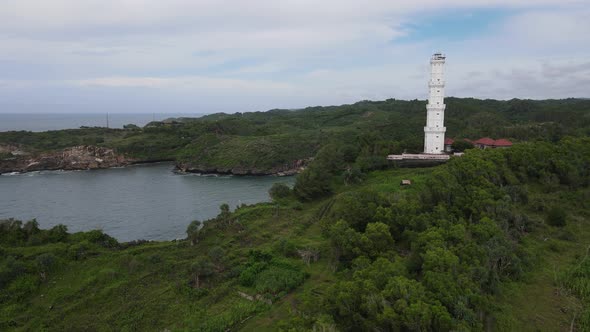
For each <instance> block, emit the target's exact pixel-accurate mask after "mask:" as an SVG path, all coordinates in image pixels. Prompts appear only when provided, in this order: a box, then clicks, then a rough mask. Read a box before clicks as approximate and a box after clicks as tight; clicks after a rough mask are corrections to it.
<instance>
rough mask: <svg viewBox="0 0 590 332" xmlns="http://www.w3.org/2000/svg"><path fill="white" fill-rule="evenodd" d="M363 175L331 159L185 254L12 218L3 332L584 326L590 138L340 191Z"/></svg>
mask: <svg viewBox="0 0 590 332" xmlns="http://www.w3.org/2000/svg"><path fill="white" fill-rule="evenodd" d="M359 155H360V153H359ZM347 160H348V161H347ZM359 160H360V159H359V157H358V155H357V156H356V157H355V154H354V153H348V152H347V151H345V149H344V148H343V147H341V146H338V145H327V146H326V147H324V148H322V150H321V151H320V153H318V155H317V156H316V158H315V160H314V162H313V163H312V165H310V167H309V168H308V169H312V170H313V169H314V168H316V169H318V170H322V171H321V172H323V170H324V169H326V171H327V172H328V173H325V174H329V176H324V178H313V177H309V178H305V177H304V175H305V174H306V173H307V172H308V171H306V172H304V173H302V174H301V175H300V177H299V178H298V179H297V183H296V185H295V188H294V189H293V190H291V189H289V188H285V187H283V186H280V185H277V186H274V187H273V188H274V190H273V192H275V201H274V202H273V203H263V204H256V205H251V206H245V205H244V206H241V207H239V208H238V209H237V210H236V211H234V212H230V211H229V206H227V205H226V204H224V205H222V206H221V208H220V213H219V215H218V216H217V217H216V218H214V219H212V220H207V221H205V222H203V223H201V222H199V221H195V222H193V223H191V225H189V227H188V229H187V236H188V238H187V240H186V241H172V242H142V241H138V242H134V243H117V242H116V241H115V240H114V239H112V238H110V237H109V236H108V235H105V234H103V233H102V232H100V231H92V232H86V233H75V234H69V233H67V230H66V229H65V227H63V226H56V227H54V228H52V229H50V230H40V229H39V228H38V225H37V224H36V222H35V221H30V222H27V223H24V224H23V223H21V222H18V221H15V220H6V221H3V222H2V223H1V224H0V230H1V233H0V246H1V247H0V252H1V253H2V255H1V257H2V259H1V261H0V303H1V304H2V305H1V306H0V329H2V330H7V329H13V330H67V329H69V330H81V329H85V330H88V329H89V330H164V329H170V330H197V331H199V330H200V331H221V330H226V329H228V328H231V329H242V330H256V331H264V330H277V329H282V330H285V331H301V330H344V331H356V330H436V331H448V330H470V331H477V330H485V329H492V330H508V331H527V330H533V331H534V330H551V331H553V330H555V331H557V330H564V329H569V328H570V326H573V327H574V328H578V329H580V330H583V329H587V328H588V326H589V323H590V320H589V314H590V312H589V310H588V307H589V302H588V301H589V300H588V299H589V297H588V295H589V293H588V289H590V286H589V284H588V280H590V278H589V277H590V265H589V263H588V262H589V261H588V257H587V256H588V253H587V248H588V247H589V246H590V228H589V227H588V226H589V224H588V217H589V216H590V207H589V206H588V205H587V202H588V200H589V199H590V187H589V185H590V172H589V167H588V160H590V140H589V139H588V138H564V139H562V140H561V141H559V142H558V143H550V142H536V143H523V144H517V145H515V146H514V147H513V148H510V149H498V150H485V151H484V150H473V149H471V150H467V152H466V154H465V155H464V156H463V157H461V158H453V159H452V160H451V161H450V162H448V163H447V164H445V165H442V166H439V167H436V168H430V169H420V168H417V169H382V170H375V171H366V172H364V173H363V175H362V178H361V179H359V180H357V181H354V182H350V181H346V180H345V179H346V177H347V176H346V174H347V172H349V170H350V169H351V168H354V167H357V166H358V161H359ZM408 178H409V179H411V180H412V182H413V184H412V185H411V186H400V181H401V179H408ZM314 181H320V182H322V183H325V184H326V185H327V186H328V187H329V190H325V191H322V193H321V195H319V196H315V197H314V198H312V199H309V197H310V196H305V195H302V194H301V193H313V192H314V190H315V189H314V188H317V187H318V185H317V183H315V182H314ZM320 187H321V186H320ZM310 188H312V189H310ZM298 190H299V192H298ZM276 193H280V194H279V195H278V196H277V195H276ZM548 203H550V204H548ZM556 211H557V212H556ZM562 211H567V215H566V216H565V217H564V214H563V212H562ZM562 217H564V219H562ZM550 220H558V221H561V220H567V222H566V223H565V224H562V223H560V222H557V223H554V222H553V221H550Z"/></svg>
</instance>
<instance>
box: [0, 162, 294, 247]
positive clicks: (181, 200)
mask: <svg viewBox="0 0 590 332" xmlns="http://www.w3.org/2000/svg"><path fill="white" fill-rule="evenodd" d="M173 168H174V166H173V165H172V164H171V163H157V164H146V165H136V166H131V167H125V168H112V169H104V170H90V171H43V172H35V173H24V174H18V175H2V176H0V219H6V218H16V219H20V220H23V221H26V220H30V219H33V218H36V219H37V221H38V222H39V224H40V226H41V227H42V228H50V227H53V226H55V225H57V224H64V225H66V226H68V230H69V231H70V232H78V231H88V230H93V229H101V230H103V231H104V232H105V233H107V234H109V235H111V236H113V237H115V238H116V239H118V240H119V241H131V240H137V239H146V240H172V239H177V238H184V237H185V236H186V234H185V231H186V227H187V226H188V224H189V223H190V222H191V221H192V220H195V219H198V220H206V219H209V218H212V217H215V216H216V215H217V214H218V213H219V206H220V205H221V204H223V203H228V204H229V205H230V207H231V208H232V209H233V208H235V207H236V206H238V205H240V204H242V203H244V204H253V203H258V202H264V201H269V200H270V198H269V196H268V189H270V187H271V186H272V184H273V183H275V182H285V183H287V184H292V183H293V182H294V178H293V177H286V178H281V177H272V176H264V177H253V176H252V177H249V176H245V177H238V176H198V175H194V174H177V173H174V172H173Z"/></svg>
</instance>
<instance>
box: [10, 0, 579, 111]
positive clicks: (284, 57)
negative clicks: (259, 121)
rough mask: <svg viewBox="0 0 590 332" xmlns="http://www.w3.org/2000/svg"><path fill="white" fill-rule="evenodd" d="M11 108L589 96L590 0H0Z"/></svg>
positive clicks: (213, 107) (253, 107) (255, 107)
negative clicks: (432, 86)
mask: <svg viewBox="0 0 590 332" xmlns="http://www.w3.org/2000/svg"><path fill="white" fill-rule="evenodd" d="M0 3H1V5H0V113H21V112H22V113H24V112H30V113H43V112H47V113H56V112H66V113H67V112H88V113H96V112H111V113H118V112H120V113H151V112H171V113H179V112H189V113H210V112H228V113H233V112H249V111H265V110H268V109H274V108H287V109H295V108H302V107H306V106H315V105H340V104H346V103H353V102H356V101H359V100H384V99H388V98H396V99H415V98H417V99H426V97H427V93H428V90H427V80H428V76H429V58H430V56H431V54H432V53H435V52H443V53H445V54H446V56H447V63H446V67H445V71H446V74H445V75H446V83H447V89H446V92H447V95H450V96H457V97H475V98H494V99H512V98H531V99H547V98H568V97H590V6H589V3H588V0H583V1H581V0H571V1H570V0H446V1H440V0H412V1H406V0H397V1H393V0H364V1H362V0H358V1H351V0H322V1H317V0H313V1H312V0H281V1H277V0H269V1H267V0H248V1H243V0H233V1H232V0H167V1H160V0H51V1H46V0H36V1H35V0H0Z"/></svg>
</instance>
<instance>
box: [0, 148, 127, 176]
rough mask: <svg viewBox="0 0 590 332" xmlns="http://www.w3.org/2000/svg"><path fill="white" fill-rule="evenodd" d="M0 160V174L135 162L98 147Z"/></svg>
mask: <svg viewBox="0 0 590 332" xmlns="http://www.w3.org/2000/svg"><path fill="white" fill-rule="evenodd" d="M14 151H20V150H12V151H11V154H12V156H11V157H8V158H7V157H4V158H2V159H1V160H0V173H8V172H21V173H22V172H32V171H41V170H86V169H99V168H109V167H119V166H126V165H130V164H133V163H135V162H137V160H135V159H133V158H128V157H126V156H123V155H120V154H117V153H116V152H115V150H113V149H109V148H105V147H98V146H87V145H82V146H75V147H71V148H66V149H63V150H60V151H55V152H48V153H41V154H38V155H32V154H26V153H15V152H14Z"/></svg>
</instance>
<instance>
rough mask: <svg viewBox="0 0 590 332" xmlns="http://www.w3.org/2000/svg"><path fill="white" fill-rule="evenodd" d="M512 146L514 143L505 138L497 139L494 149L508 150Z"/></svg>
mask: <svg viewBox="0 0 590 332" xmlns="http://www.w3.org/2000/svg"><path fill="white" fill-rule="evenodd" d="M511 146H512V142H510V141H509V140H507V139H504V138H500V139H497V140H496V141H494V147H495V148H507V147H511Z"/></svg>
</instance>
